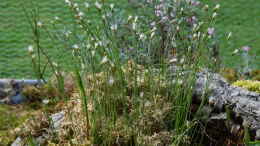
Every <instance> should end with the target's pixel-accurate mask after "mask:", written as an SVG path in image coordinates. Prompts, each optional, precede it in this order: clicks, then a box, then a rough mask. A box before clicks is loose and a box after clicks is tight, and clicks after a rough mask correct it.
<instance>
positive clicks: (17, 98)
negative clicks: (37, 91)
mask: <svg viewBox="0 0 260 146" xmlns="http://www.w3.org/2000/svg"><path fill="white" fill-rule="evenodd" d="M9 98H10V104H21V103H23V102H26V97H24V96H23V95H22V94H20V93H18V94H17V95H14V96H10V97H9Z"/></svg>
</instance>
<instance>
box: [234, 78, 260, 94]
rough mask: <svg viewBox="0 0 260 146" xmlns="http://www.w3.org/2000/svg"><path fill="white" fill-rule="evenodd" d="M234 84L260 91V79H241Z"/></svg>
mask: <svg viewBox="0 0 260 146" xmlns="http://www.w3.org/2000/svg"><path fill="white" fill-rule="evenodd" d="M233 85H234V86H237V87H242V88H246V89H248V90H249V91H253V92H258V93H260V81H251V80H239V81H236V82H234V83H233Z"/></svg>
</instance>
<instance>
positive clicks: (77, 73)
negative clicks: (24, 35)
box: [27, 0, 219, 145]
mask: <svg viewBox="0 0 260 146" xmlns="http://www.w3.org/2000/svg"><path fill="white" fill-rule="evenodd" d="M125 3H127V2H126V1H124V2H122V3H121V2H115V3H112V2H110V1H109V2H108V1H89V2H85V3H83V2H78V1H74V0H65V4H66V5H67V8H68V9H70V12H71V15H72V17H73V20H74V23H73V24H69V25H65V24H63V23H62V22H63V21H62V20H60V19H58V18H57V17H55V16H54V17H55V20H54V21H52V24H51V27H52V28H55V29H58V28H59V26H61V25H64V28H66V29H65V30H63V31H60V32H62V33H57V30H55V31H51V29H48V28H45V27H42V26H41V28H39V29H43V32H44V33H46V34H47V35H48V36H49V37H50V38H55V42H60V44H59V45H63V47H61V49H62V48H63V49H64V52H70V53H71V62H70V64H71V66H72V69H71V72H73V73H74V77H75V78H74V79H75V80H76V83H77V86H78V92H79V93H80V94H79V97H81V98H80V99H81V101H80V103H81V110H80V111H81V112H79V113H78V112H71V111H74V110H73V109H75V107H78V106H77V104H75V105H74V106H69V105H68V109H70V110H68V112H67V113H69V115H68V117H71V118H69V119H68V122H69V123H70V122H71V123H72V124H70V126H72V127H74V128H73V129H71V127H70V128H68V126H67V128H65V129H63V134H62V133H59V134H60V135H59V134H58V135H57V136H58V137H60V138H62V135H63V136H64V133H65V135H67V134H69V133H70V134H69V136H68V135H67V136H65V137H67V138H66V139H62V140H60V141H56V143H58V144H64V143H67V144H68V143H74V144H97V145H189V144H191V143H193V144H199V140H198V139H197V138H196V137H194V135H195V134H196V133H199V132H198V131H197V129H196V127H197V123H198V121H199V117H194V116H192V114H191V104H192V93H193V88H194V83H195V80H196V72H198V71H200V69H201V68H203V67H207V68H209V69H216V68H215V65H214V64H218V61H219V60H218V47H217V40H216V37H215V36H216V35H217V34H216V30H215V29H214V28H213V27H214V26H213V24H214V21H215V19H216V17H217V10H218V9H219V5H217V6H216V7H215V8H213V9H209V8H208V6H205V5H203V3H201V2H199V1H195V0H186V1H181V0H160V1H157V0H147V1H146V0H143V1H140V2H139V7H135V6H133V5H132V4H131V2H129V3H127V4H125ZM123 6H126V7H123ZM27 13H28V11H27ZM33 16H34V15H33ZM29 18H30V20H33V21H32V22H33V23H32V24H34V25H32V29H33V30H34V31H33V32H37V31H36V28H37V30H38V27H39V25H38V27H35V24H37V22H38V24H39V21H40V20H39V19H38V18H37V19H36V17H29ZM43 23H47V22H43ZM41 24H42V23H41ZM34 38H35V41H34V43H35V45H36V46H37V48H40V47H39V46H40V41H39V39H40V36H39V35H37V34H36V35H34ZM38 50H40V51H37V52H36V54H37V55H38V61H39V62H41V60H40V58H39V57H40V56H41V55H43V56H44V57H45V59H47V63H46V64H47V65H46V66H47V67H50V68H52V72H53V73H54V74H55V76H56V78H57V80H58V82H59V83H60V84H59V87H60V90H61V91H62V90H64V77H63V75H62V74H61V72H62V70H63V68H62V66H61V65H60V66H59V67H58V66H57V65H55V64H54V63H53V61H51V59H50V57H48V55H47V52H45V50H42V49H38ZM61 53H62V52H61ZM37 64H38V69H36V71H37V72H40V73H41V72H42V71H41V69H40V66H39V64H40V63H37ZM37 74H39V73H37ZM38 78H43V77H42V74H39V75H38ZM64 96H66V95H64ZM76 97H78V96H76ZM69 107H70V108H69ZM76 111H78V110H76ZM83 113H84V114H83ZM82 115H83V116H82ZM82 117H85V118H82ZM80 126H81V127H80ZM81 128H84V129H81ZM76 129H81V130H79V131H81V132H79V131H76ZM70 130H72V131H74V132H69V131H70ZM53 142H54V141H52V140H50V141H49V143H53Z"/></svg>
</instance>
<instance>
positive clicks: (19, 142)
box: [11, 137, 22, 146]
mask: <svg viewBox="0 0 260 146" xmlns="http://www.w3.org/2000/svg"><path fill="white" fill-rule="evenodd" d="M11 146H22V139H21V137H17V138H16V139H15V141H14V142H13V143H12V144H11Z"/></svg>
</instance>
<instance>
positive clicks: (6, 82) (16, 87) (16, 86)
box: [0, 79, 43, 104]
mask: <svg viewBox="0 0 260 146" xmlns="http://www.w3.org/2000/svg"><path fill="white" fill-rule="evenodd" d="M42 83H43V82H42V81H38V80H13V79H0V104H20V103H23V102H26V98H25V97H24V96H23V95H22V94H20V93H21V91H22V88H23V87H24V86H26V85H30V86H37V85H40V84H42Z"/></svg>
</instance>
